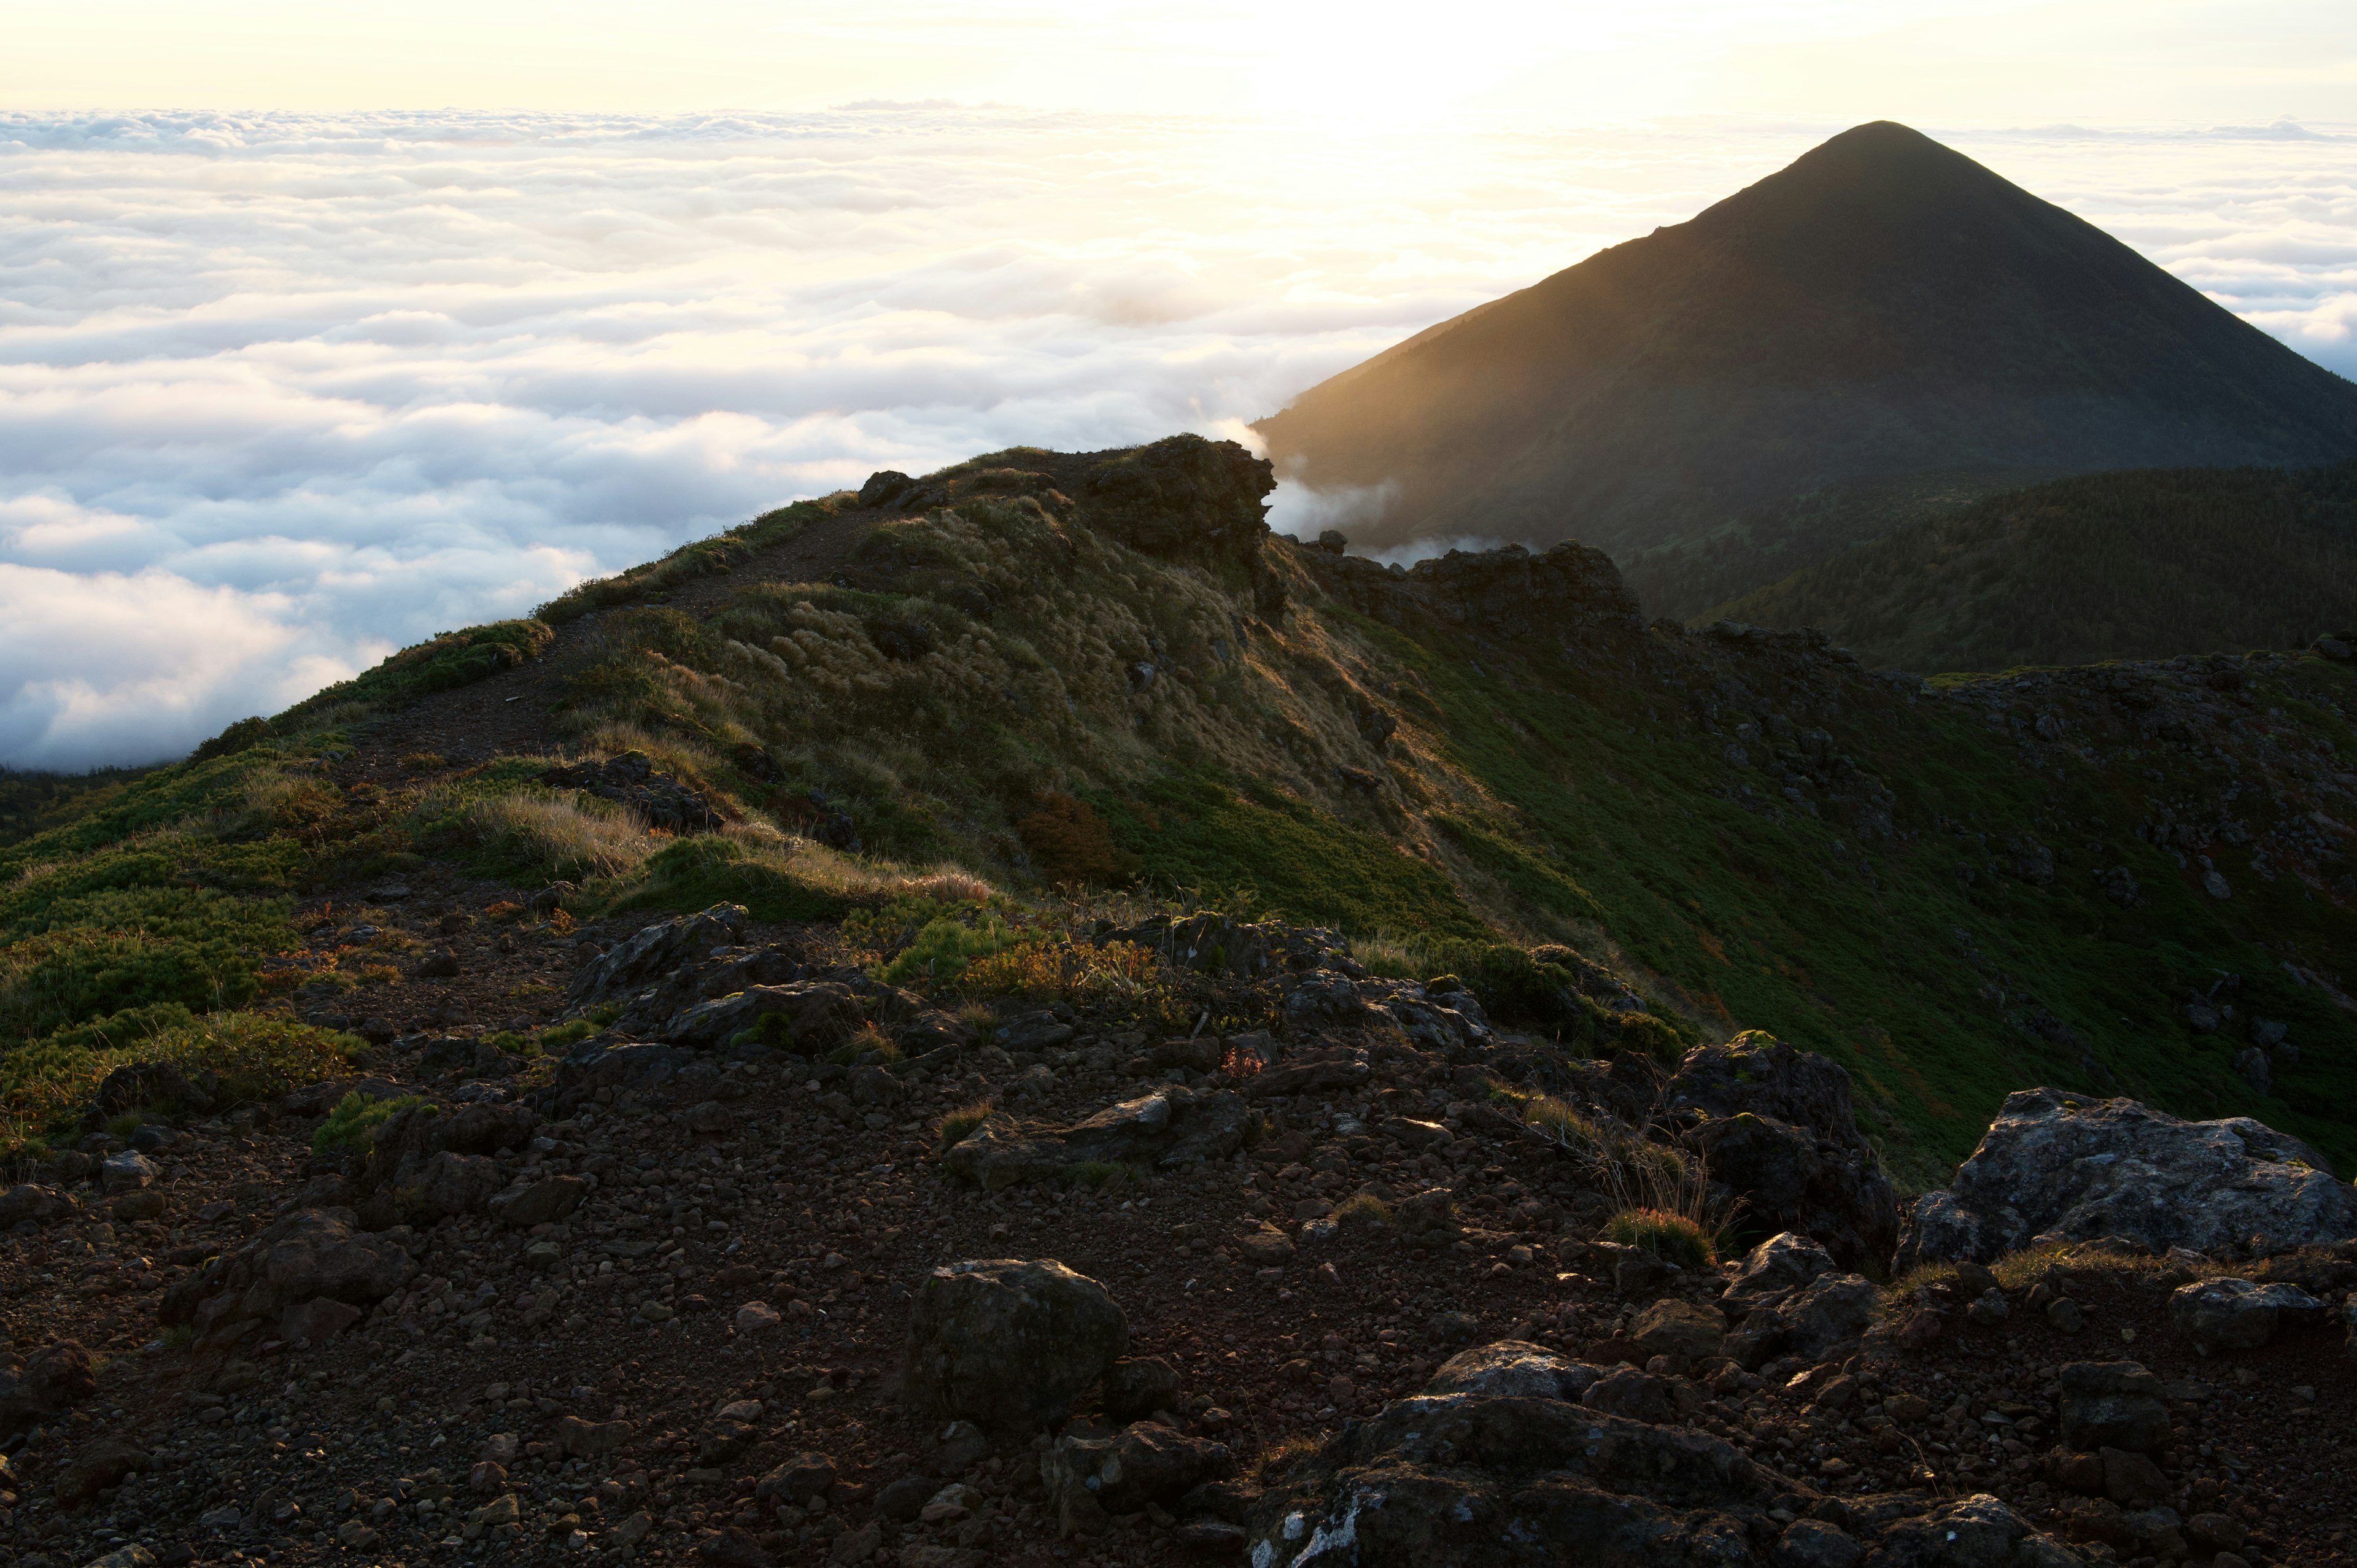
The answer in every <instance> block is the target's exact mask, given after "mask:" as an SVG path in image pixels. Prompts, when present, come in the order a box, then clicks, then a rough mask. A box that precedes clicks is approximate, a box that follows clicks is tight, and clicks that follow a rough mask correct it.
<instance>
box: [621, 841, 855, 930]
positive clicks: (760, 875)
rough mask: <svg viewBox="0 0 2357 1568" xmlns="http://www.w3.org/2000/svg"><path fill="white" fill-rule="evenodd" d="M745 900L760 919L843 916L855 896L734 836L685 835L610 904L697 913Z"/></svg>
mask: <svg viewBox="0 0 2357 1568" xmlns="http://www.w3.org/2000/svg"><path fill="white" fill-rule="evenodd" d="M715 904H742V905H743V906H745V909H746V912H747V913H748V914H749V915H751V916H752V917H753V918H755V919H757V920H839V919H841V918H843V916H844V915H845V913H846V912H847V911H849V910H850V908H852V904H851V901H850V900H849V899H847V898H845V897H842V896H841V895H839V894H835V893H831V892H829V891H827V890H826V889H825V888H823V887H818V886H813V885H812V884H810V883H808V882H805V881H802V879H801V878H799V877H796V876H794V875H791V874H789V873H787V872H784V871H780V870H779V869H778V868H777V867H776V866H773V865H768V864H766V863H765V862H763V861H761V860H760V859H759V858H758V857H756V856H755V855H754V854H752V853H751V852H750V851H748V850H747V849H746V848H745V847H744V846H743V845H741V844H739V843H737V842H736V841H735V840H733V839H726V838H721V837H717V836H714V837H705V838H692V839H681V840H679V841H678V842H676V843H672V844H669V845H666V846H665V847H664V848H662V849H661V850H658V851H656V852H655V854H652V855H651V856H650V857H649V858H648V859H647V861H646V863H645V864H644V865H641V866H640V868H639V869H638V871H637V872H635V873H634V874H632V875H631V876H630V877H629V878H628V879H627V880H625V881H624V882H623V883H622V884H621V885H620V886H619V887H618V888H616V889H615V890H614V893H613V897H612V900H611V902H610V904H609V906H608V907H609V908H613V909H617V910H621V909H662V910H668V911H670V912H672V913H674V914H682V915H687V914H694V912H695V911H696V910H698V909H708V908H711V907H712V906H713V905H715Z"/></svg>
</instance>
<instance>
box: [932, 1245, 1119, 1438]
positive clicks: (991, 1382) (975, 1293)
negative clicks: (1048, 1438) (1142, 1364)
mask: <svg viewBox="0 0 2357 1568" xmlns="http://www.w3.org/2000/svg"><path fill="white" fill-rule="evenodd" d="M1128 1348H1129V1322H1128V1319H1127V1318H1125V1316H1123V1315H1122V1310H1121V1308H1120V1307H1119V1306H1117V1305H1114V1299H1113V1296H1112V1294H1111V1293H1109V1292H1108V1291H1106V1289H1105V1287H1104V1286H1103V1285H1101V1284H1099V1283H1097V1282H1096V1281H1094V1280H1092V1279H1090V1278H1089V1277H1088V1276H1087V1275H1085V1274H1080V1273H1073V1272H1072V1271H1071V1269H1068V1268H1066V1267H1065V1266H1064V1265H1063V1264H1061V1263H1060V1262H1056V1261H1054V1260H1053V1259H1039V1260H1025V1259H1017V1258H995V1259H985V1260H975V1261H970V1262H959V1263H949V1264H945V1265H944V1266H942V1267H941V1268H938V1269H935V1270H934V1271H933V1272H932V1273H931V1275H929V1276H928V1277H927V1278H926V1280H925V1283H924V1284H923V1285H922V1286H920V1288H919V1289H918V1292H917V1299H916V1303H915V1305H914V1307H913V1309H912V1310H911V1311H910V1313H909V1347H908V1352H907V1355H906V1357H905V1359H903V1361H902V1364H901V1374H900V1389H901V1398H902V1399H903V1400H905V1401H906V1402H908V1404H909V1408H910V1409H912V1410H914V1411H915V1412H917V1413H918V1414H919V1415H920V1416H924V1417H928V1418H931V1419H942V1420H966V1421H973V1422H977V1423H981V1424H983V1425H985V1426H1001V1427H1015V1428H1035V1429H1036V1428H1039V1427H1044V1426H1051V1425H1054V1424H1055V1423H1058V1422H1060V1421H1061V1420H1063V1419H1064V1416H1065V1415H1066V1414H1067V1412H1070V1410H1071V1403H1072V1401H1074V1400H1075V1399H1078V1398H1079V1397H1080V1396H1081V1395H1082V1393H1084V1392H1086V1391H1088V1390H1089V1389H1090V1388H1091V1387H1092V1386H1093V1385H1095V1383H1096V1382H1097V1381H1098V1380H1100V1379H1102V1378H1103V1376H1104V1375H1105V1373H1107V1372H1108V1371H1110V1370H1111V1369H1113V1365H1114V1362H1115V1361H1117V1360H1119V1359H1121V1357H1122V1355H1123V1354H1124V1353H1125V1351H1126V1350H1127V1349H1128Z"/></svg>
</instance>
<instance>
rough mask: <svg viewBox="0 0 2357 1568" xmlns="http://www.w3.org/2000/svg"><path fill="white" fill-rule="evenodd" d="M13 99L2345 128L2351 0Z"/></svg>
mask: <svg viewBox="0 0 2357 1568" xmlns="http://www.w3.org/2000/svg"><path fill="white" fill-rule="evenodd" d="M0 30H5V38H6V39H7V44H6V47H5V49H0V104H5V106H6V107H8V108H13V109H16V110H28V109H30V110H56V109H76V110H88V109H110V108H111V109H161V108H211V109H230V110H289V109H301V110H314V111H328V112H337V111H350V110H356V109H388V108H401V109H448V108H462V109H542V110H556V111H589V112H608V113H611V112H617V111H628V112H638V113H678V112H683V111H684V112H697V111H708V110H736V111H778V110H801V109H816V108H823V107H827V106H831V105H835V104H842V103H845V102H856V101H859V100H863V99H889V100H895V101H900V102H907V101H910V100H922V99H928V98H946V99H952V100H955V101H958V102H965V103H975V102H1006V103H1017V104H1023V105H1028V106H1034V107H1041V108H1060V109H1083V110H1098V111H1105V110H1112V111H1120V112H1143V113H1182V114H1189V115H1200V114H1268V113H1292V112H1300V113H1308V114H1312V115H1315V116H1318V117H1319V118H1320V119H1324V120H1328V121H1329V122H1336V121H1340V122H1350V121H1356V122H1361V123H1364V124H1373V125H1383V126H1395V125H1398V124H1404V123H1405V124H1414V123H1418V122H1422V121H1425V120H1427V119H1430V118H1433V117H1435V116H1440V115H1448V114H1457V113H1466V112H1469V111H1476V112H1494V113H1506V114H1511V115H1515V116H1532V117H1536V118H1540V119H1543V120H1546V121H1550V122H1554V123H1557V124H1566V123H1567V124H1594V123H1598V122H1622V121H1626V120H1629V119H1632V118H1643V119H1655V118H1659V117H1662V116H1674V115H1681V114H1742V115H1775V114H1792V115H1800V116H1803V117H1805V118H1806V119H1808V120H1809V121H1810V122H1811V123H1812V124H1814V123H1818V122H1822V121H1826V120H1860V119H1871V118H1878V117H1889V118H1893V119H1903V120H1909V121H1921V120H1936V121H1941V122H1943V123H1946V124H2046V123H2051V122H2059V121H2070V122H2077V123H2091V122H2092V123H2104V124H2125V123H2137V124H2153V125H2159V124H2166V125H2172V126H2180V125H2188V124H2203V125H2207V124H2216V123H2222V122H2248V121H2254V120H2255V121H2257V122H2258V123H2270V122H2273V121H2275V120H2276V119H2279V118H2284V117H2292V118H2300V119H2333V120H2347V119H2351V118H2357V113H2352V94H2357V5H2351V4H2349V3H2348V0H2061V3H2058V0H2047V3H2044V4H2036V3H2031V4H2023V3H2020V0H1784V3H1781V4H1775V3H1768V0H1649V3H1646V4H1631V3H1630V0H1537V3H1532V0H1455V3H1452V4H1449V5H1435V4H1429V3H1426V4H1418V5H1403V4H1399V3H1397V0H1351V3H1350V4H1340V3H1335V0H1249V3H1243V0H1193V3H1178V0H1032V3H1028V4H1026V3H1019V0H1018V3H1001V4H995V5H994V4H989V3H987V0H965V3H958V4H942V3H935V0H856V3H845V0H825V3H824V4H811V3H808V0H791V3H785V4H759V3H756V0H404V3H403V4H399V5H387V4H384V3H383V0H253V3H245V4H236V5H223V4H220V3H217V0H216V3H205V0H74V3H73V4H71V5H59V4H55V3H54V0H6V4H5V5H0Z"/></svg>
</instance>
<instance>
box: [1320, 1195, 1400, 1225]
mask: <svg viewBox="0 0 2357 1568" xmlns="http://www.w3.org/2000/svg"><path fill="white" fill-rule="evenodd" d="M1334 1218H1335V1219H1336V1221H1337V1222H1339V1223H1340V1224H1343V1225H1388V1224H1390V1223H1391V1222H1392V1206H1391V1205H1390V1204H1388V1203H1385V1202H1384V1201H1383V1199H1382V1198H1380V1197H1376V1196H1375V1195H1374V1194H1373V1193H1372V1192H1361V1193H1358V1194H1355V1195H1353V1196H1352V1197H1346V1198H1344V1199H1343V1200H1342V1201H1341V1203H1340V1205H1339V1206H1338V1207H1337V1208H1335V1210H1334Z"/></svg>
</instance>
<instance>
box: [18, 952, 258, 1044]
mask: <svg viewBox="0 0 2357 1568" xmlns="http://www.w3.org/2000/svg"><path fill="white" fill-rule="evenodd" d="M259 988H260V982H259V978H258V972H257V970H256V967H255V964H254V961H253V959H252V958H250V957H248V956H247V955H246V954H244V953H242V952H241V951H239V950H237V948H235V947H234V946H232V945H231V943H230V942H229V941H227V940H222V939H221V938H218V937H216V938H211V939H208V940H187V939H180V938H172V939H166V940H154V939H151V938H148V937H145V936H139V935H130V934H125V933H123V932H116V931H79V930H77V931H56V932H49V933H47V934H44V935H42V936H38V937H30V938H27V939H26V940H22V941H19V942H16V943H15V944H13V945H11V946H10V947H8V948H7V949H5V950H0V1038H7V1037H14V1038H16V1039H36V1038H38V1037H39V1036H43V1035H48V1034H51V1033H53V1032H55V1031H57V1030H59V1029H62V1028H66V1027H69V1026H72V1025H76V1024H81V1023H84V1022H86V1021H88V1020H91V1019H94V1018H102V1017H109V1016H112V1015H115V1014H117V1013H122V1012H125V1011H130V1010H135V1009H138V1008H143V1007H150V1006H158V1005H177V1006H179V1007H183V1008H186V1009H187V1010H188V1011H189V1012H191V1013H210V1012H216V1011H220V1010H222V1009H226V1008H233V1007H239V1006H242V1005H243V1004H245V1003H247V1002H249V1001H251V1000H253V995H254V993H255V992H256V991H257V990H258V989H259Z"/></svg>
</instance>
